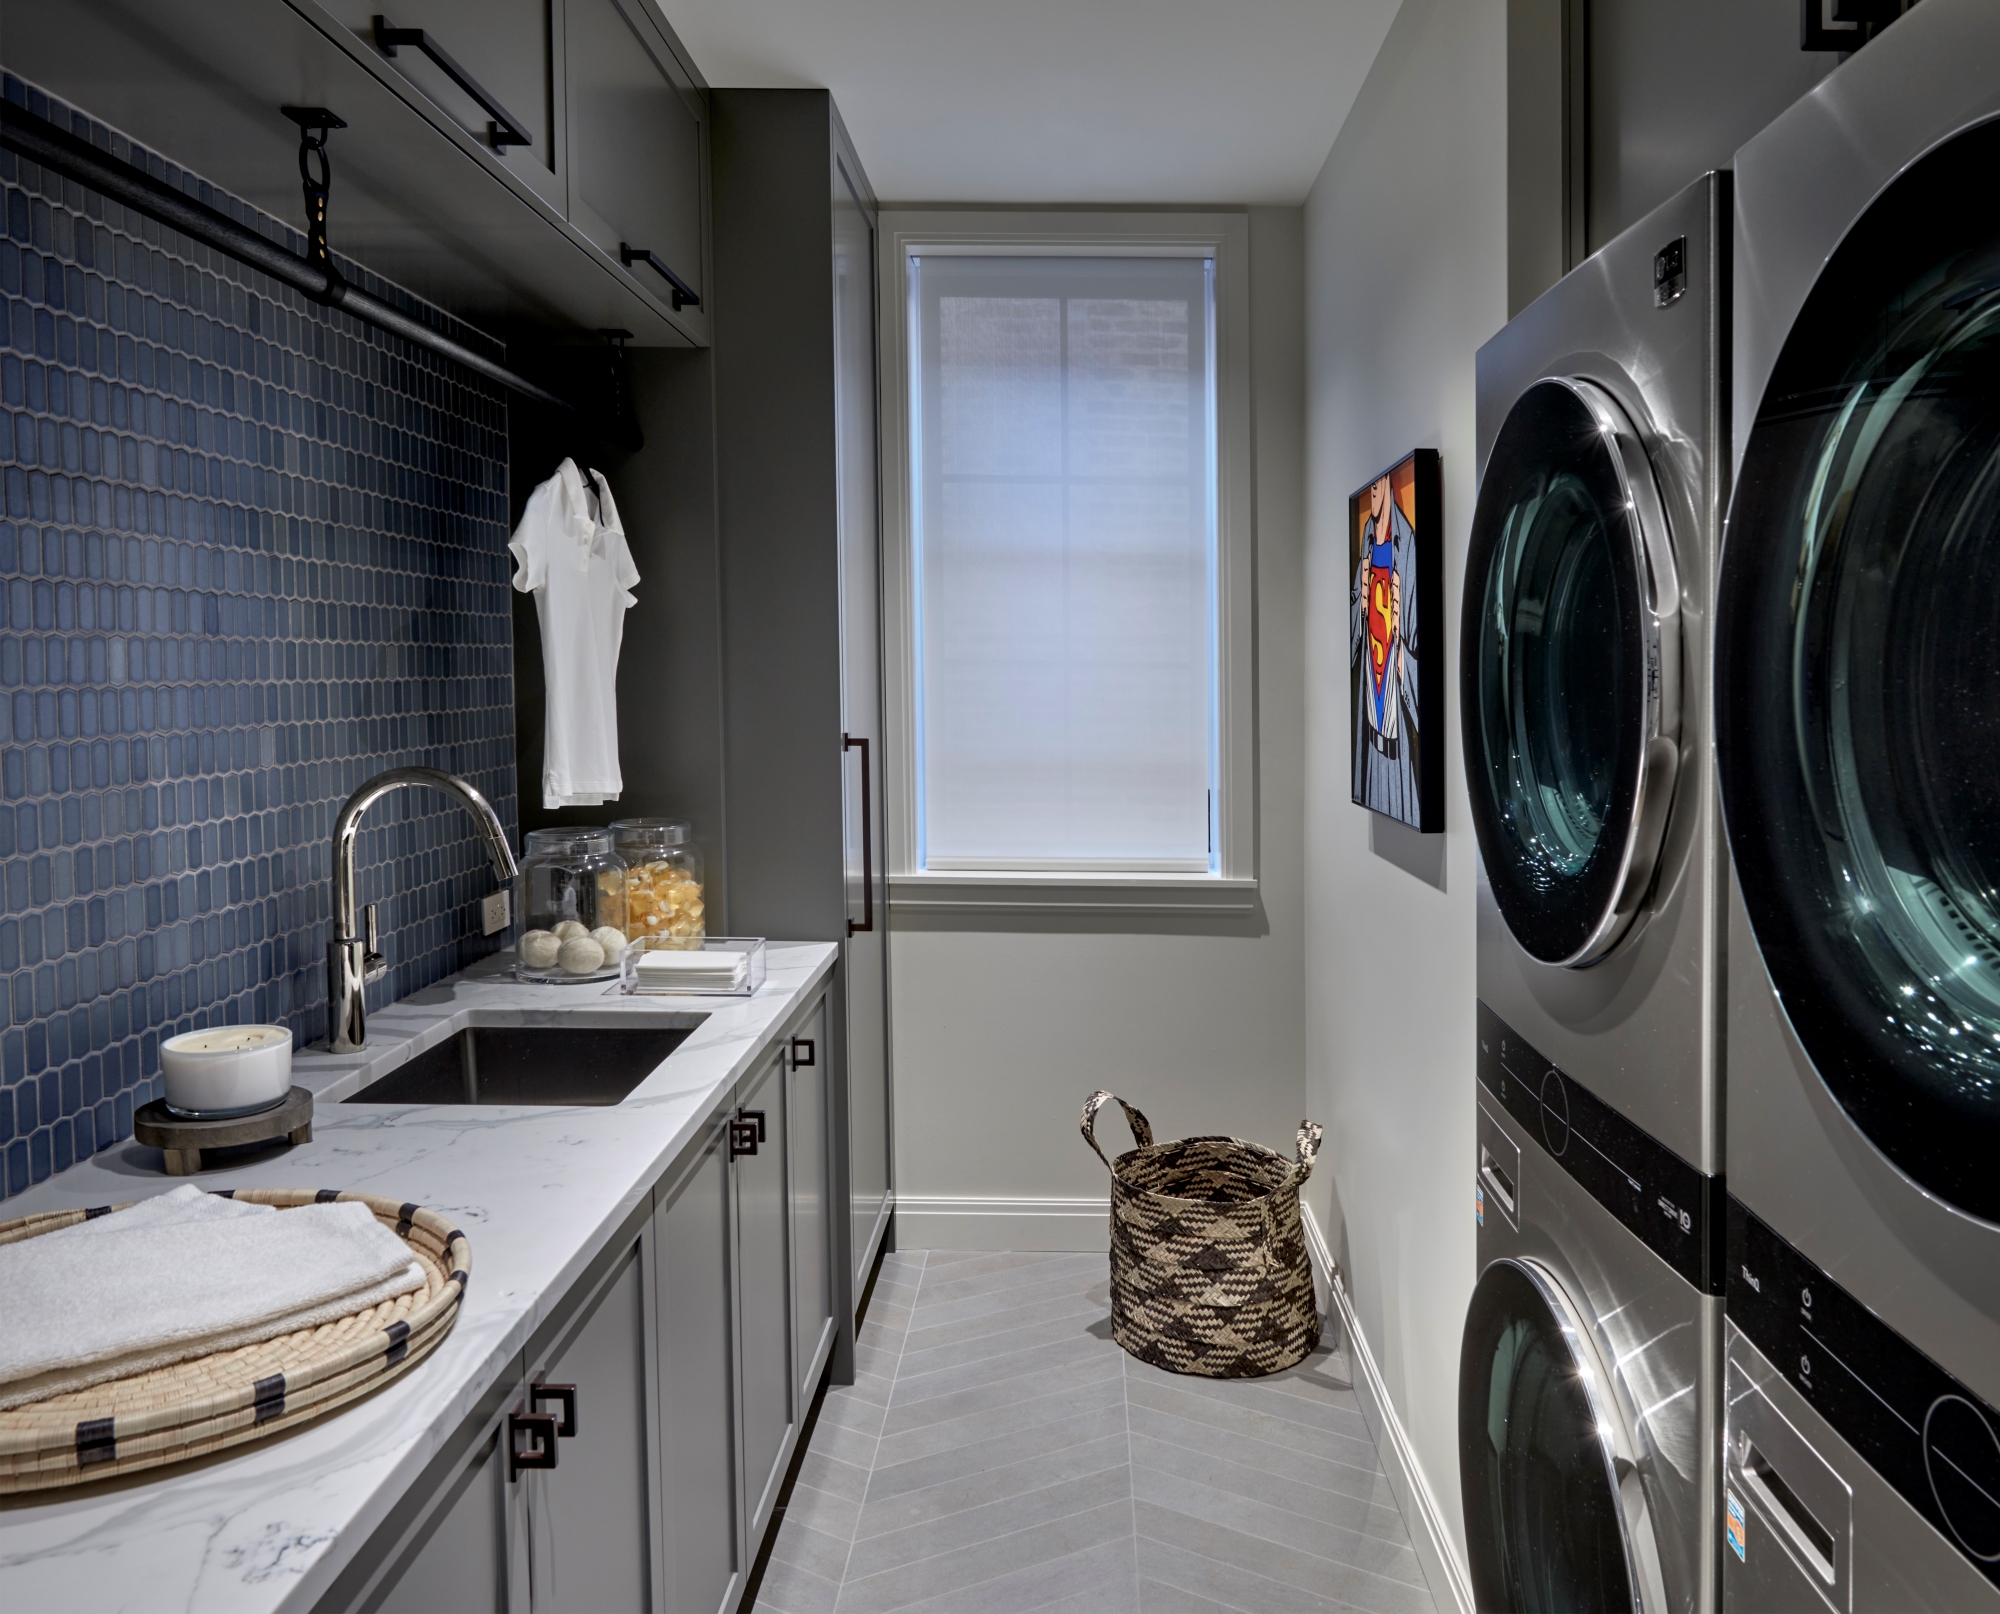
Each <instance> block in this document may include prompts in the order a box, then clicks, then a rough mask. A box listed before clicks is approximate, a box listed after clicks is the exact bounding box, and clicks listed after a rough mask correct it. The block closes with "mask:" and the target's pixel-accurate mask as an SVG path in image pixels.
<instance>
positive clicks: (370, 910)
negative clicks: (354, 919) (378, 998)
mask: <svg viewBox="0 0 2000 1614" xmlns="http://www.w3.org/2000/svg"><path fill="white" fill-rule="evenodd" d="M361 936H362V957H361V978H362V980H364V981H379V980H381V979H382V977H383V976H384V975H386V974H388V973H389V961H388V960H387V959H386V958H384V957H383V956H382V954H381V953H380V952H379V951H378V950H377V948H378V947H379V945H380V938H379V936H378V935H377V933H376V929H375V904H374V903H372V902H371V903H369V904H368V906H367V907H365V908H363V909H362V910H361Z"/></svg>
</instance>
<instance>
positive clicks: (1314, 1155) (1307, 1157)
mask: <svg viewBox="0 0 2000 1614" xmlns="http://www.w3.org/2000/svg"><path fill="white" fill-rule="evenodd" d="M1325 1135H1326V1134H1325V1130H1324V1128H1322V1127H1321V1126H1320V1124H1319V1123H1318V1122H1317V1121H1301V1122H1299V1158H1298V1162H1297V1163H1296V1164H1295V1165H1294V1166H1293V1167H1292V1173H1291V1186H1292V1187H1294V1188H1297V1187H1299V1186H1300V1185H1301V1184H1303V1183H1304V1182H1305V1180H1306V1178H1308V1177H1310V1176H1311V1175H1312V1170H1313V1162H1314V1161H1315V1160H1317V1159H1318V1158H1319V1140H1320V1139H1321V1138H1322V1137H1324V1136H1325Z"/></svg>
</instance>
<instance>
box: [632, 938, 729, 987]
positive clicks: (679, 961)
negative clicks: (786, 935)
mask: <svg viewBox="0 0 2000 1614" xmlns="http://www.w3.org/2000/svg"><path fill="white" fill-rule="evenodd" d="M634 964H635V967H636V968H637V969H638V971H639V975H640V977H641V979H645V978H648V977H650V978H652V979H653V980H655V981H660V982H663V983H670V984H672V985H674V986H676V987H680V988H682V989H684V990H693V989H695V988H698V987H704V986H713V987H737V986H741V985H742V984H743V981H744V978H745V977H746V976H747V975H748V974H749V972H750V955H749V954H748V953H724V952H714V953H707V952H703V953H692V952H680V951H678V950H676V949H672V948H663V947H662V948H649V949H647V951H645V952H643V953H641V954H640V955H639V956H638V958H637V959H636V960H634Z"/></svg>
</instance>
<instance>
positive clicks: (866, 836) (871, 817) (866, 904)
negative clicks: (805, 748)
mask: <svg viewBox="0 0 2000 1614" xmlns="http://www.w3.org/2000/svg"><path fill="white" fill-rule="evenodd" d="M857 746H858V747H859V748H860V750H861V923H860V924H858V925H857V924H856V923H855V922H854V921H853V920H852V919H850V920H848V921H847V934H848V935H850V936H852V935H854V934H855V933H856V932H858V931H863V930H873V929H874V928H875V858H874V844H875V814H874V813H873V811H871V810H870V808H869V805H868V774H869V768H868V736H867V735H865V734H843V735H841V737H840V749H841V750H842V751H852V750H854V749H855V748H856V747H857Z"/></svg>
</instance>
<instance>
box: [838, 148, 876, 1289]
mask: <svg viewBox="0 0 2000 1614" xmlns="http://www.w3.org/2000/svg"><path fill="white" fill-rule="evenodd" d="M834 149H835V157H834V161H833V175H832V179H833V301H834V308H833V318H834V386H835V410H834V417H835V432H836V436H837V439H838V441H837V451H838V456H837V475H838V484H839V486H838V496H839V521H840V700H841V723H842V727H843V728H844V729H845V731H846V733H845V739H846V741H847V742H848V743H847V745H846V748H845V762H846V773H845V786H844V792H843V801H842V811H841V818H842V832H843V839H844V845H845V858H846V886H847V921H848V927H847V928H848V933H849V934H848V937H847V942H846V949H845V951H846V958H845V965H846V977H847V1015H846V1019H847V1049H846V1056H847V1057H846V1070H847V1136H848V1154H849V1159H848V1189H849V1194H850V1197H851V1201H852V1203H851V1205H850V1207H849V1212H850V1214H851V1215H852V1217H853V1233H852V1244H851V1249H852V1252H853V1258H854V1293H855V1296H856V1298H857V1299H858V1298H859V1297H860V1294H861V1288H862V1285H863V1283H864V1282H865V1281H866V1278H867V1274H868V1268H869V1265H870V1263H871V1262H872V1261H873V1259H874V1255H875V1249H876V1245H877V1242H878V1240H879V1239H880V1236H881V1231H882V1227H883V1223H884V1218H885V1217H886V1214H887V1209H888V1196H889V1182H890V1161H889V958H888V941H889V923H888V895H889V888H888V878H887V875H886V872H885V870H884V866H883V840H882V830H883V823H884V816H883V811H884V809H883V789H882V784H883V778H884V772H883V758H882V728H883V724H882V578H881V569H880V568H881V522H880V517H879V508H878V505H879V501H878V499H877V492H878V486H877V482H878V475H879V472H878V459H877V455H876V439H875V398H876V389H875V211H874V207H873V205H872V204H871V203H870V202H869V201H868V200H867V191H866V188H865V186H863V185H861V184H859V183H857V181H856V178H855V176H854V175H853V174H851V173H850V172H849V168H848V158H847V155H846V153H845V152H844V151H843V150H842V148H841V145H840V143H839V142H836V143H835V148H834ZM862 738H866V740H867V741H868V744H867V746H866V747H865V748H864V747H862V746H859V745H856V744H854V743H853V742H854V741H856V740H858V739H862ZM864 769H865V770H866V777H865V778H864V773H863V770H864ZM871 921H872V922H871ZM863 927H866V928H863Z"/></svg>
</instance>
